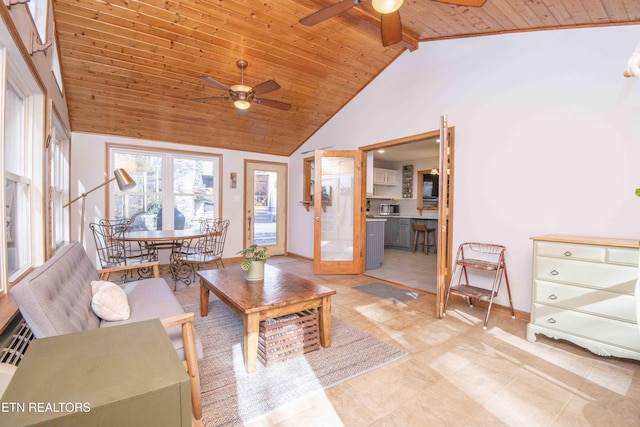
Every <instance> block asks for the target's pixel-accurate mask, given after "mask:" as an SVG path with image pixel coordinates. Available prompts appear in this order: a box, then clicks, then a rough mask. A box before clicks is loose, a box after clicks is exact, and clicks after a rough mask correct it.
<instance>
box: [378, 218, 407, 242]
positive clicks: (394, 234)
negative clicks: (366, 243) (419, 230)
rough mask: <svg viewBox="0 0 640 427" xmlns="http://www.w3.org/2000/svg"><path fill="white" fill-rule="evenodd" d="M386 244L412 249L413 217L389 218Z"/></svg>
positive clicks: (385, 236) (386, 229)
mask: <svg viewBox="0 0 640 427" xmlns="http://www.w3.org/2000/svg"><path fill="white" fill-rule="evenodd" d="M384 246H385V247H394V248H400V249H411V219H409V218H388V219H387V223H386V225H385V229H384Z"/></svg>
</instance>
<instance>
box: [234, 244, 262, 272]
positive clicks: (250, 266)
mask: <svg viewBox="0 0 640 427" xmlns="http://www.w3.org/2000/svg"><path fill="white" fill-rule="evenodd" d="M238 253H239V254H241V255H244V261H242V264H240V268H241V269H243V270H244V271H246V272H247V280H262V279H264V263H265V261H266V260H267V258H269V256H270V255H269V253H268V252H267V248H266V247H264V246H262V247H259V246H258V245H251V246H249V247H247V248H244V249H243V250H241V251H240V252H238Z"/></svg>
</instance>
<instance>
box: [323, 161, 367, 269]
mask: <svg viewBox="0 0 640 427" xmlns="http://www.w3.org/2000/svg"><path fill="white" fill-rule="evenodd" d="M363 159H364V152H363V151H360V150H355V151H352V150H326V151H323V150H317V151H316V154H315V181H314V196H313V200H314V256H313V261H314V262H313V272H314V273H315V274H357V273H362V272H363V271H364V258H363V238H362V235H363V233H362V230H363V229H364V221H365V216H364V214H363V206H364V204H365V199H364V193H363V191H362V190H363V186H362V170H363V162H364V160H363Z"/></svg>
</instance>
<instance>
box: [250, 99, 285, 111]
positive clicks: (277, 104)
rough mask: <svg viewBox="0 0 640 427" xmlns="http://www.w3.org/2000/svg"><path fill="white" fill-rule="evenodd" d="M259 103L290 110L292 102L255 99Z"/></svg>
mask: <svg viewBox="0 0 640 427" xmlns="http://www.w3.org/2000/svg"><path fill="white" fill-rule="evenodd" d="M254 101H255V102H256V103H257V104H260V105H264V106H265V107H272V108H277V109H279V110H285V111H286V110H290V109H291V104H287V103H286V102H280V101H274V100H273V99H254Z"/></svg>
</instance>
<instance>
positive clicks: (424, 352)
mask: <svg viewBox="0 0 640 427" xmlns="http://www.w3.org/2000/svg"><path fill="white" fill-rule="evenodd" d="M399 252H402V251H399ZM418 255H420V256H418ZM390 256H397V257H405V259H409V260H414V261H417V262H416V263H415V265H418V266H420V267H421V268H422V267H424V265H423V263H422V261H425V262H430V263H432V264H430V265H432V266H435V262H434V260H435V257H433V256H429V257H425V256H424V255H423V254H411V252H408V253H406V252H405V253H404V254H403V253H395V254H393V255H390ZM271 261H274V262H277V265H278V268H282V269H284V270H286V271H290V272H292V273H294V274H298V275H301V276H303V277H306V278H309V279H311V280H314V281H315V282H317V283H321V284H323V285H325V286H328V287H330V288H332V289H336V291H337V295H336V296H335V297H334V298H333V300H332V315H333V316H334V317H336V318H339V319H341V320H342V321H345V322H346V323H349V324H351V325H353V326H355V327H357V328H359V329H361V330H364V331H366V332H368V333H370V334H371V335H373V336H375V337H377V338H379V339H381V340H383V341H385V342H387V343H390V344H392V345H394V346H396V347H397V348H400V349H402V350H404V351H406V352H407V355H406V356H405V357H403V358H402V359H400V360H397V361H395V362H393V363H390V364H389V365H387V366H384V367H382V368H379V369H376V370H374V371H371V372H368V373H366V374H363V375H360V376H358V377H355V378H352V379H350V380H349V381H346V382H344V383H341V384H339V385H337V386H335V387H333V388H331V389H329V390H325V391H324V392H319V393H315V394H314V395H311V396H306V397H303V398H301V399H299V400H298V401H295V402H289V403H287V404H286V405H284V406H283V407H282V408H279V409H278V410H276V411H273V412H272V413H270V414H266V415H265V416H263V417H261V418H260V419H257V420H253V421H252V422H251V423H250V424H246V425H247V426H251V427H266V426H280V427H289V426H296V427H297V426H304V427H312V426H323V427H325V426H328V427H333V426H348V427H350V426H354V427H362V426H368V427H372V426H375V427H381V426H389V427H407V426H420V427H422V426H432V425H433V426H464V427H485V426H486V427H496V426H518V427H519V426H527V427H529V426H534V427H537V426H545V427H546V426H580V427H582V426H615V427H618V426H623V427H626V426H639V425H640V362H638V361H630V360H625V359H618V358H607V357H600V356H597V355H595V354H592V353H590V352H588V351H586V350H584V349H582V348H580V347H577V346H575V345H573V344H571V343H567V342H563V341H557V340H553V339H550V338H547V337H545V336H543V335H540V334H538V335H537V336H536V341H535V342H529V341H527V340H526V325H527V324H526V322H524V321H522V320H519V319H511V317H510V316H508V315H503V314H500V313H498V312H493V313H491V316H490V318H489V327H488V330H487V331H483V330H482V322H483V321H484V316H485V314H486V310H485V309H484V308H479V307H473V308H470V307H468V305H466V304H464V303H462V302H459V301H451V302H450V305H449V310H448V312H447V316H445V317H444V318H442V319H437V318H436V317H435V296H434V295H432V294H426V295H424V296H421V297H419V298H417V299H414V300H410V301H407V302H405V303H402V304H393V303H392V302H390V301H386V300H382V299H379V298H376V297H372V296H371V295H368V294H365V293H363V292H360V291H358V290H356V289H354V287H355V286H357V285H359V284H364V283H369V282H372V281H376V279H375V278H372V277H367V276H360V275H348V276H334V275H319V276H316V275H314V274H313V265H312V263H311V262H309V261H307V260H300V259H293V261H286V260H285V259H284V258H283V259H279V260H277V261H276V260H273V259H272V260H271ZM230 265H233V264H228V265H227V268H229V267H230ZM415 265H414V264H412V265H411V266H412V267H414V266H415ZM235 267H236V268H237V265H236V266H235ZM427 268H431V267H427ZM403 270H406V271H403ZM405 273H406V274H405ZM391 276H393V279H394V280H398V281H400V282H403V281H404V280H405V279H406V282H405V284H406V283H410V282H411V280H422V281H421V283H425V282H426V280H425V279H424V278H422V279H420V276H419V275H418V278H417V279H416V276H415V275H414V272H410V271H409V269H398V270H397V271H395V272H394V273H393V274H391V275H390V276H389V277H391ZM198 292H199V286H198V284H193V285H191V286H190V287H186V286H184V284H181V283H178V291H177V293H176V295H177V296H178V298H179V299H180V298H181V294H186V293H189V295H190V296H192V297H193V296H194V295H197V294H198ZM212 298H213V297H212ZM195 309H196V311H197V310H198V307H195ZM209 427H213V426H209Z"/></svg>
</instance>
